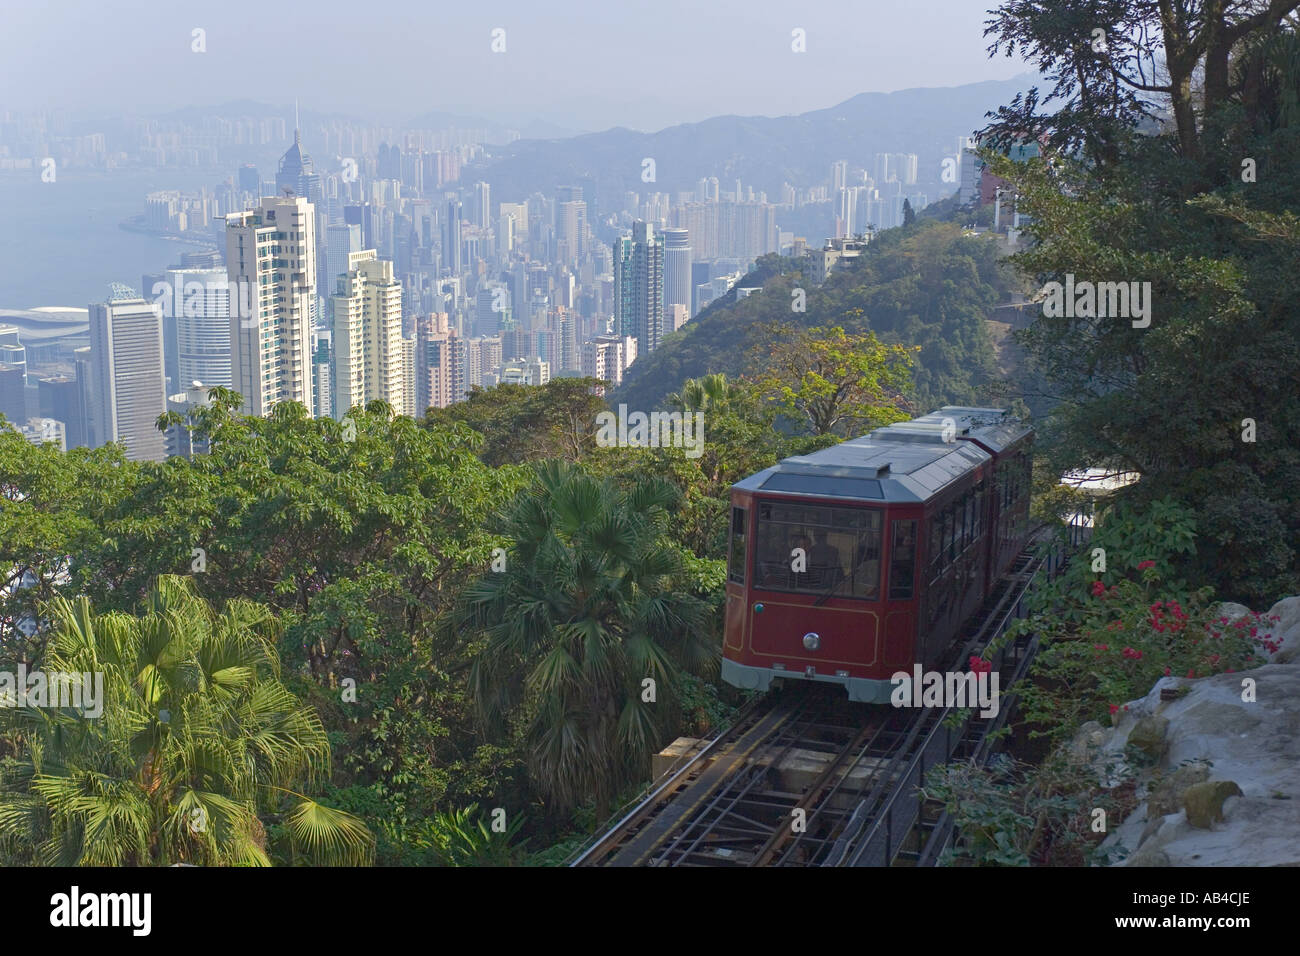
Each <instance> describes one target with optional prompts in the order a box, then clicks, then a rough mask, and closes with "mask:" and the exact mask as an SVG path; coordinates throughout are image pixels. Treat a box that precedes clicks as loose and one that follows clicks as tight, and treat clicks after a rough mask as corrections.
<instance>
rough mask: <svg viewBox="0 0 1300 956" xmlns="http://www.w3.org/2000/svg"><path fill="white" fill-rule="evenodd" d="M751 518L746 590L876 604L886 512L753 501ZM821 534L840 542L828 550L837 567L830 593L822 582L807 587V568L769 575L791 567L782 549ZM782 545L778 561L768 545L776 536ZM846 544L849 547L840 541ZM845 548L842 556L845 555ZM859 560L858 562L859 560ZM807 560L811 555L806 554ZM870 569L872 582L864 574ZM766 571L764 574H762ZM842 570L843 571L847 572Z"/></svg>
mask: <svg viewBox="0 0 1300 956" xmlns="http://www.w3.org/2000/svg"><path fill="white" fill-rule="evenodd" d="M754 507H755V508H756V509H757V510H756V511H755V516H754V559H753V562H752V563H753V569H752V572H751V576H750V581H751V584H750V587H753V588H757V589H759V590H763V591H777V592H781V593H784V594H799V595H803V596H807V597H823V596H828V597H833V598H839V599H848V600H853V601H870V602H878V601H880V600H881V595H882V594H883V593H884V592H883V584H884V581H883V578H884V573H883V572H884V570H885V569H884V533H885V511H884V509H883V508H879V507H870V506H858V507H854V506H848V505H840V504H836V505H832V504H830V503H820V502H819V503H811V502H810V503H808V504H803V503H797V502H791V501H786V500H781V499H768V500H765V499H761V498H760V499H757V500H756V501H755V502H754ZM818 530H824V531H826V532H827V533H828V535H834V536H835V538H839V539H841V541H840V542H839V543H837V542H836V541H835V540H833V539H829V538H828V541H827V543H828V544H830V545H831V546H832V547H833V548H835V549H836V551H837V552H838V553H839V561H840V564H839V566H838V568H836V570H837V571H838V572H839V574H838V580H837V583H836V585H835V587H834V588H833V589H832V590H830V591H829V593H828V591H827V588H826V586H825V583H824V578H820V579H818V581H817V583H816V584H813V583H811V578H812V572H813V570H814V569H813V567H812V563H811V561H810V562H809V566H808V570H807V571H804V572H794V571H788V572H786V571H782V572H777V571H775V570H774V568H775V566H777V565H783V566H784V567H786V568H788V567H789V566H790V561H791V559H790V556H789V554H788V553H787V552H786V551H785V550H784V546H785V544H787V543H789V541H790V540H793V539H794V538H798V537H808V538H810V539H815V532H816V531H818ZM778 532H779V536H780V537H781V538H782V539H783V540H782V547H781V549H780V555H781V557H780V560H773V557H774V555H775V554H776V553H777V552H775V551H772V550H771V548H770V545H771V543H772V541H774V540H776V538H777V536H778ZM845 538H851V539H852V541H851V542H848V541H844V540H843V539H845ZM846 548H847V550H845V549H846ZM859 555H861V558H860V559H859ZM809 557H810V558H811V554H809ZM873 564H874V565H875V574H874V576H872V575H869V574H867V573H866V572H867V571H868V570H869V569H870V567H871V565H873ZM764 565H767V566H768V568H767V570H764ZM846 565H847V570H846ZM805 581H807V582H808V583H805Z"/></svg>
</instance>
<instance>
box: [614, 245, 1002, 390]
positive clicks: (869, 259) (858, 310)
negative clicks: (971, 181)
mask: <svg viewBox="0 0 1300 956" xmlns="http://www.w3.org/2000/svg"><path fill="white" fill-rule="evenodd" d="M806 267H807V260H795V259H790V258H782V257H779V256H775V255H770V256H764V257H763V258H762V259H760V260H759V262H758V264H757V266H756V268H755V271H754V272H753V273H751V274H750V275H749V276H747V277H746V278H745V279H744V280H743V281H742V282H741V283H740V285H742V286H747V287H748V286H759V285H761V286H762V289H763V291H762V292H761V293H755V294H753V295H750V296H748V297H746V298H743V299H739V300H733V299H731V298H730V297H729V298H727V299H724V300H722V301H719V302H716V303H714V304H713V305H712V306H710V307H709V308H707V309H705V310H704V311H703V312H702V313H701V314H700V315H699V316H698V317H697V318H695V319H693V320H692V321H691V322H689V323H687V325H686V326H685V327H684V328H682V329H681V330H680V331H679V332H676V333H673V334H672V335H670V336H668V337H667V338H666V339H665V340H664V342H663V344H662V345H661V346H660V347H659V348H658V349H657V350H656V351H654V352H652V353H650V354H649V355H646V356H644V357H642V358H639V359H638V360H637V361H636V363H635V364H634V365H633V366H632V369H631V371H630V372H629V374H628V376H627V378H626V379H625V380H624V383H623V385H622V386H621V387H620V388H619V389H617V390H615V391H614V392H613V393H612V394H611V396H610V402H611V404H612V405H616V404H618V403H619V402H627V403H628V406H629V407H630V408H639V409H650V408H656V407H659V406H660V405H661V404H662V403H663V399H664V397H665V396H666V395H668V394H670V393H672V392H675V391H677V390H678V389H679V388H680V387H681V385H682V383H683V382H684V381H686V380H687V379H689V378H696V377H698V376H701V375H706V374H709V373H712V372H726V373H727V374H728V375H740V374H743V373H745V372H746V371H749V370H750V369H751V367H752V362H753V361H754V360H755V359H756V356H754V355H753V354H752V349H753V347H754V345H755V343H756V341H757V338H758V335H757V333H758V330H759V328H760V327H761V326H762V325H764V324H766V323H769V322H773V321H779V322H787V323H793V324H795V325H798V326H805V327H810V328H811V327H815V326H825V325H842V326H843V327H844V328H845V329H846V330H847V331H858V332H860V331H866V330H871V331H874V332H875V333H876V335H877V336H878V337H879V338H880V339H881V340H882V341H885V342H890V343H898V344H902V345H919V346H921V351H920V352H919V353H918V355H917V362H916V368H915V370H914V379H915V382H916V389H915V395H914V396H913V397H914V401H915V403H916V407H917V408H918V409H920V410H921V411H922V412H924V411H928V410H930V409H932V408H937V407H939V406H940V405H945V404H970V403H973V402H975V401H977V400H988V397H987V396H985V397H984V398H983V399H981V397H980V396H981V393H982V392H984V391H985V390H984V389H983V388H982V386H987V385H988V384H989V383H990V381H991V380H992V379H993V378H994V377H995V376H996V375H997V371H996V365H995V363H994V358H993V345H992V342H991V340H990V338H989V335H988V332H987V330H986V328H985V325H984V319H985V318H986V317H987V316H988V314H989V310H990V309H991V308H992V307H993V306H994V305H996V304H997V303H998V302H1000V301H1005V299H1006V297H1007V293H1008V283H1009V281H1010V276H1009V274H1008V273H1007V272H1006V270H1005V267H1004V266H1002V265H1000V264H999V261H998V255H997V249H996V244H995V243H994V242H993V241H992V240H990V239H987V238H983V237H975V236H963V235H962V231H961V228H960V227H959V226H957V225H955V224H952V223H947V222H936V221H927V220H921V221H919V222H918V223H917V224H915V225H914V226H910V227H907V228H905V229H891V230H888V231H886V232H883V233H881V234H879V235H878V236H877V238H876V239H875V241H874V242H872V244H871V245H870V246H869V247H868V250H867V252H866V253H864V254H863V255H862V256H861V257H860V258H859V259H858V261H857V262H856V263H854V264H853V266H852V267H851V268H849V269H848V270H846V271H844V272H837V273H834V274H833V275H832V276H831V277H830V278H829V279H827V280H826V282H825V283H824V284H823V285H822V286H820V287H817V286H815V285H814V284H813V283H812V282H811V281H810V280H806V279H805V277H804V272H803V271H802V270H803V269H804V268H806ZM796 289H803V290H805V292H806V294H807V301H806V310H805V311H803V312H799V311H795V310H794V308H793V306H794V304H795V303H796V301H797V297H796V295H795V290H796Z"/></svg>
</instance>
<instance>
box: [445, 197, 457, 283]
mask: <svg viewBox="0 0 1300 956" xmlns="http://www.w3.org/2000/svg"><path fill="white" fill-rule="evenodd" d="M442 265H443V268H444V269H446V270H447V271H448V272H449V273H450V274H451V275H452V276H458V275H460V273H461V255H460V200H459V199H449V200H447V210H446V213H445V215H444V216H443V223H442Z"/></svg>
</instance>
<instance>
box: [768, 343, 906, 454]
mask: <svg viewBox="0 0 1300 956" xmlns="http://www.w3.org/2000/svg"><path fill="white" fill-rule="evenodd" d="M913 351H915V349H908V348H904V347H903V346H900V345H886V344H885V343H883V342H881V341H880V340H879V339H877V338H876V336H875V333H873V332H865V333H861V334H856V335H855V334H849V333H847V332H845V331H844V329H843V328H842V327H841V326H838V325H836V326H832V327H829V328H813V329H807V330H796V329H794V328H791V327H790V326H782V325H777V326H774V327H772V328H771V329H770V330H769V332H768V339H767V342H766V344H765V345H760V346H759V349H758V355H757V356H756V357H755V361H754V364H755V366H756V367H757V368H758V369H759V371H758V372H757V374H756V378H755V381H756V385H757V387H758V388H759V390H760V391H761V392H762V394H764V395H765V396H766V397H767V398H769V399H770V400H771V401H773V402H774V403H775V405H776V407H777V408H778V409H779V410H780V411H781V412H782V413H783V414H785V415H786V416H788V417H789V418H791V419H793V420H794V421H796V422H800V423H801V424H804V425H807V426H808V428H809V429H811V431H812V433H813V434H814V435H828V434H840V435H847V434H850V433H859V432H863V431H869V430H871V429H872V428H876V427H877V426H880V425H887V424H889V423H890V422H896V421H899V420H900V419H904V418H906V417H907V407H908V402H907V399H906V397H905V396H906V393H907V391H908V390H909V389H910V387H911V375H910V372H909V369H910V368H911V364H912V355H911V353H912V352H913Z"/></svg>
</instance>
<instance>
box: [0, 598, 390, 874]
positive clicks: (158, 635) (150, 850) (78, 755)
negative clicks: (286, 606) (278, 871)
mask: <svg viewBox="0 0 1300 956" xmlns="http://www.w3.org/2000/svg"><path fill="white" fill-rule="evenodd" d="M48 616H49V626H50V629H51V638H50V642H49V645H48V647H47V650H46V653H45V654H44V655H43V657H42V659H41V660H40V661H39V662H38V663H39V666H40V668H41V669H42V671H43V672H44V673H46V674H47V675H48V674H51V673H56V672H66V673H72V674H81V673H88V674H94V675H102V680H103V699H102V701H101V704H102V709H103V712H102V714H100V715H98V716H91V714H90V713H89V712H86V711H84V710H83V711H77V710H75V709H73V708H63V709H49V708H37V707H34V706H21V705H22V704H23V703H24V702H23V701H22V700H19V701H18V702H17V703H18V704H19V705H20V706H19V707H17V708H16V709H14V710H12V711H9V712H8V715H9V716H8V719H9V721H10V722H11V731H12V732H13V733H15V734H16V735H17V739H18V740H19V741H20V744H21V756H20V757H19V759H18V760H17V761H16V762H15V763H14V764H11V765H10V767H9V768H7V771H8V772H7V773H6V774H5V776H4V782H3V790H0V835H2V838H3V840H4V841H5V843H6V844H7V848H8V849H9V850H10V851H11V852H14V853H16V854H19V855H21V856H22V857H25V858H27V859H29V860H30V861H31V862H35V863H40V864H45V865H61V866H70V865H89V866H130V865H135V866H149V865H167V864H170V863H176V862H189V863H198V864H205V865H253V866H268V865H270V863H271V860H272V854H273V852H274V849H275V848H274V847H272V846H271V845H269V841H268V837H267V826H266V824H267V823H268V822H276V823H280V824H281V825H282V826H283V829H284V832H285V834H286V836H287V843H288V845H287V846H286V847H284V848H283V849H284V850H285V851H287V856H288V859H290V860H300V859H301V860H304V861H315V862H321V863H341V864H353V865H356V864H361V863H365V862H367V861H368V860H369V859H370V856H371V853H372V848H373V840H372V838H371V836H370V833H369V831H368V830H367V829H366V827H365V826H364V825H363V824H362V823H361V822H360V821H359V820H357V819H356V818H355V817H352V816H351V815H349V814H347V813H343V812H341V811H338V810H334V809H331V808H329V807H326V806H324V805H322V804H321V803H319V802H317V801H314V800H312V799H310V798H308V797H306V796H304V795H302V794H301V793H297V792H295V791H296V789H297V788H300V787H303V786H304V785H307V784H312V783H315V782H319V781H320V780H321V779H323V778H324V777H325V776H326V775H327V774H328V772H329V764H330V760H329V757H330V752H329V745H328V742H327V740H326V737H325V731H324V728H323V727H322V726H321V722H320V719H319V717H317V715H316V713H315V712H314V711H312V710H311V709H310V708H307V707H304V706H303V705H302V704H301V703H300V702H299V701H298V700H297V699H295V697H294V696H293V695H292V694H291V693H290V692H289V690H288V689H287V688H286V687H285V686H284V684H282V683H281V682H280V679H279V669H280V663H279V658H278V656H277V655H276V652H275V645H274V640H275V629H276V622H275V619H274V617H273V616H272V615H271V614H270V612H269V611H268V610H267V609H266V608H264V607H261V606H259V605H256V604H254V603H252V602H249V601H243V600H234V601H231V602H229V603H228V604H227V605H226V606H225V608H223V609H222V610H221V611H216V610H214V609H213V608H212V607H211V606H210V605H209V604H208V603H207V602H205V601H203V600H201V599H200V598H198V597H197V596H196V595H195V593H194V589H193V587H192V584H191V583H190V582H189V581H188V580H186V579H183V578H179V577H162V578H160V579H159V580H158V582H157V587H156V589H155V590H154V591H153V592H152V593H151V594H150V595H149V598H148V601H147V603H146V607H145V609H144V612H143V613H142V614H140V615H138V616H136V615H128V614H124V613H120V612H113V613H108V614H99V615H96V614H94V613H93V612H92V611H91V607H90V602H89V601H88V600H86V599H85V598H84V597H83V598H80V599H78V600H77V601H75V602H73V601H69V600H67V599H65V598H55V599H53V600H52V601H51V603H50V607H49V615H48Z"/></svg>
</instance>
